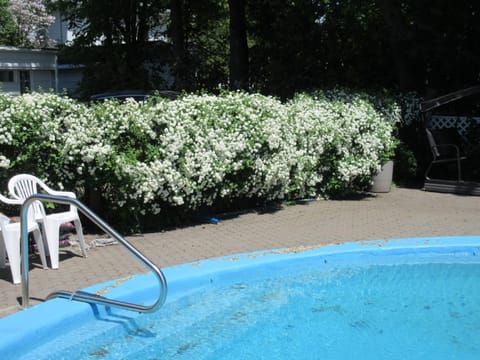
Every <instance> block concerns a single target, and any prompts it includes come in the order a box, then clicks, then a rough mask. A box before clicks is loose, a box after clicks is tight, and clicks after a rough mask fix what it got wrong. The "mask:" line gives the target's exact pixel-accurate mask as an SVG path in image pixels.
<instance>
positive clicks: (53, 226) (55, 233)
mask: <svg viewBox="0 0 480 360" xmlns="http://www.w3.org/2000/svg"><path fill="white" fill-rule="evenodd" d="M8 190H9V191H10V194H11V195H12V196H13V197H14V198H15V199H18V200H22V201H25V200H26V199H27V198H28V197H30V196H32V195H34V194H38V193H39V192H40V190H43V192H44V193H47V194H50V195H57V196H66V197H71V198H76V196H75V194H74V193H73V192H70V191H56V190H53V189H51V188H50V187H48V186H47V185H46V184H45V183H44V182H43V181H41V180H40V179H38V178H37V177H35V176H33V175H29V174H19V175H15V176H14V177H12V178H11V179H10V180H9V182H8ZM32 208H33V209H34V211H35V220H36V221H37V222H38V223H39V224H40V225H41V227H42V230H43V234H44V236H45V238H46V239H45V240H46V242H47V251H48V254H49V255H50V264H51V266H52V269H58V250H59V238H60V225H62V224H64V223H66V222H70V221H72V222H73V224H74V225H75V229H76V231H77V235H78V241H79V243H80V248H81V249H82V254H83V256H84V257H87V251H86V245H85V240H84V238H83V230H82V223H81V222H80V218H79V216H78V211H77V208H76V207H75V206H73V205H71V206H70V210H69V211H65V212H59V213H52V214H47V213H46V212H45V208H44V207H43V204H42V203H41V202H40V201H35V202H34V203H33V204H32Z"/></svg>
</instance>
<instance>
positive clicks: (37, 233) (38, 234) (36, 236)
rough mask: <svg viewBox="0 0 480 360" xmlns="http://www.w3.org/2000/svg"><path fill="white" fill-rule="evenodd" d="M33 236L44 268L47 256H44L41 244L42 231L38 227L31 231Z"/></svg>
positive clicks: (43, 248)
mask: <svg viewBox="0 0 480 360" xmlns="http://www.w3.org/2000/svg"><path fill="white" fill-rule="evenodd" d="M33 238H34V239H35V243H36V244H37V248H38V253H39V254H40V260H41V261H42V266H43V268H44V269H47V268H48V267H47V258H46V256H45V246H44V244H43V239H42V233H41V232H40V230H39V229H37V230H34V231H33Z"/></svg>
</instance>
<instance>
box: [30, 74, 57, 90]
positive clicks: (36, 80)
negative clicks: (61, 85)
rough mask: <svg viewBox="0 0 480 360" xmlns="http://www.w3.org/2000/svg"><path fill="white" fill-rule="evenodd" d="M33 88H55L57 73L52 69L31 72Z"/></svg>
mask: <svg viewBox="0 0 480 360" xmlns="http://www.w3.org/2000/svg"><path fill="white" fill-rule="evenodd" d="M30 83H31V86H32V88H31V90H32V91H38V92H49V91H51V90H55V74H53V73H52V71H51V70H39V71H31V72H30Z"/></svg>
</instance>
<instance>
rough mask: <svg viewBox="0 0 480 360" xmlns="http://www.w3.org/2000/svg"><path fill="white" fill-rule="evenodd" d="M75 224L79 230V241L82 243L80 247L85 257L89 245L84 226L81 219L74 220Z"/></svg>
mask: <svg viewBox="0 0 480 360" xmlns="http://www.w3.org/2000/svg"><path fill="white" fill-rule="evenodd" d="M73 224H74V225H75V230H76V231H77V236H78V242H79V243H80V248H81V249H82V254H83V257H85V258H86V257H87V247H86V245H85V239H84V237H83V228H82V223H81V222H80V219H76V220H73Z"/></svg>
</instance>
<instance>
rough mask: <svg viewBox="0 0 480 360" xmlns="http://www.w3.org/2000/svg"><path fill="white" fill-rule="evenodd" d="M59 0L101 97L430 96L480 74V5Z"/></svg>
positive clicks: (464, 1)
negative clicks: (334, 92) (131, 91)
mask: <svg viewBox="0 0 480 360" xmlns="http://www.w3.org/2000/svg"><path fill="white" fill-rule="evenodd" d="M55 3H56V5H57V6H58V8H59V9H60V10H61V11H62V13H63V14H65V17H66V19H68V20H69V22H70V24H71V25H72V26H75V29H76V35H77V38H76V40H75V43H74V51H73V52H71V53H70V54H73V55H75V56H76V57H77V61H78V62H82V63H83V64H87V65H92V66H87V76H86V78H85V80H86V82H87V83H88V84H87V89H88V88H89V89H90V91H94V90H100V89H99V87H102V86H103V87H112V86H116V87H126V86H130V87H132V86H133V87H150V88H161V87H174V88H177V89H186V90H196V89H197V90H198V89H209V90H213V89H217V88H218V87H230V88H243V89H254V90H257V91H261V92H264V93H268V94H274V95H278V96H281V97H289V96H291V95H292V94H293V93H294V92H296V91H301V90H305V89H311V88H319V87H332V86H339V85H340V86H349V87H356V88H366V87H374V88H391V89H398V90H402V91H410V90H415V91H418V92H420V93H422V94H426V93H442V92H447V91H450V90H455V89H458V88H462V87H467V86H471V85H473V84H475V83H477V82H478V77H479V64H480V49H479V47H478V45H477V39H478V37H479V35H480V21H479V20H480V19H479V16H480V3H478V4H477V2H472V1H471V0H457V1H455V2H445V1H440V0H434V1H431V2H429V3H428V4H427V3H424V2H418V1H416V0H339V1H331V0H294V1H284V0H205V1H196V0H163V1H158V0H145V1H140V0H119V1H117V2H115V3H113V4H112V2H111V1H107V0H84V1H76V0H57V1H55ZM67 53H68V52H67ZM75 56H73V57H75ZM68 60H69V61H71V60H72V56H70V57H68ZM99 80H100V81H99Z"/></svg>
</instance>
